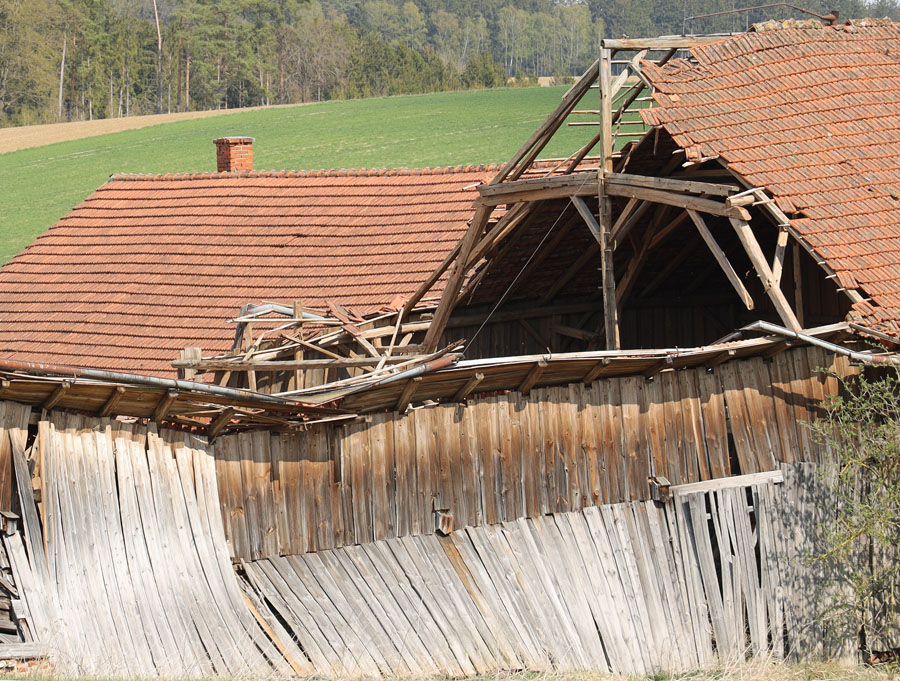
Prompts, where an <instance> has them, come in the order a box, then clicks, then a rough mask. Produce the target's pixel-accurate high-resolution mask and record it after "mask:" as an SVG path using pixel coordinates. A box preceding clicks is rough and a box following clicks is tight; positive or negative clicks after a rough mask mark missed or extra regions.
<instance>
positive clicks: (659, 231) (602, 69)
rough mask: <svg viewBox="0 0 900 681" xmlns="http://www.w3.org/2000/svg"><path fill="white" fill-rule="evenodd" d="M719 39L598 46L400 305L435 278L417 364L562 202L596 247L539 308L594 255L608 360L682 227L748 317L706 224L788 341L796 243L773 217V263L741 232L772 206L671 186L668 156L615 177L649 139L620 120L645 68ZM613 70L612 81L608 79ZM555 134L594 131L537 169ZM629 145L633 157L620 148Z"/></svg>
mask: <svg viewBox="0 0 900 681" xmlns="http://www.w3.org/2000/svg"><path fill="white" fill-rule="evenodd" d="M719 39H721V36H698V37H672V38H657V39H652V40H631V39H622V40H604V41H602V43H601V50H600V58H599V59H598V60H597V61H596V62H594V64H592V65H591V67H590V68H589V69H588V70H587V71H586V72H585V73H584V75H583V76H582V78H581V79H579V81H578V82H577V83H576V84H575V85H574V86H573V87H572V88H571V89H570V90H569V91H568V92H567V93H566V95H565V96H564V97H563V99H562V101H561V102H560V104H559V106H558V107H557V108H556V110H555V111H554V112H553V113H552V114H551V115H550V116H549V117H548V118H547V120H546V121H545V122H544V123H543V124H542V125H541V126H540V127H539V128H538V129H537V130H536V131H535V133H534V134H533V135H532V136H531V137H530V138H529V139H528V141H527V142H526V143H525V144H524V145H523V146H522V147H521V148H520V149H519V150H518V152H516V154H515V155H514V156H513V157H512V158H511V159H510V160H509V162H507V163H506V164H505V165H504V166H503V167H502V168H501V170H500V171H499V172H498V173H497V175H496V176H495V177H494V178H493V179H492V180H491V181H490V182H488V183H486V184H484V185H482V186H480V187H479V188H478V191H479V197H478V198H477V199H476V200H475V202H474V204H473V207H474V209H475V212H474V216H473V218H472V220H471V222H470V224H469V228H468V230H467V232H466V234H465V236H464V237H463V239H462V240H461V241H460V242H459V243H458V244H457V246H456V248H455V249H454V250H453V252H452V253H450V254H449V255H448V256H447V258H446V259H445V261H444V262H443V263H442V264H441V266H440V267H439V268H438V269H437V270H436V271H435V272H434V273H433V274H432V276H431V277H429V279H428V280H427V281H426V282H424V283H423V285H422V287H420V289H419V291H417V293H416V295H414V296H413V297H412V298H411V299H410V301H409V302H408V303H407V306H406V308H405V311H404V314H408V312H409V311H410V310H411V309H412V308H413V307H414V306H415V305H416V304H418V302H419V300H420V299H421V298H422V297H423V296H424V295H425V294H426V293H427V292H428V290H430V289H431V288H432V287H433V286H434V284H435V283H437V282H438V281H439V280H440V279H441V277H444V276H446V282H445V286H444V290H443V292H442V294H441V297H440V300H439V302H438V305H437V308H436V309H435V313H434V318H433V320H432V323H431V325H430V327H429V329H428V331H427V333H426V334H425V338H424V340H423V342H422V345H423V350H424V351H425V352H434V351H435V349H436V348H437V346H438V343H439V339H440V338H441V337H442V334H443V332H444V329H445V328H446V325H447V322H448V320H449V318H450V315H451V313H452V311H453V309H454V307H455V306H456V305H457V304H459V302H460V301H462V300H463V298H464V297H465V290H466V289H468V290H471V289H472V287H473V284H476V283H478V281H480V278H481V277H482V276H483V275H484V272H485V269H484V268H482V269H481V271H480V272H477V273H475V274H474V275H473V277H472V278H471V279H469V280H468V286H467V275H469V273H470V272H472V271H473V268H475V267H476V266H477V265H478V264H479V262H480V261H481V260H482V258H483V257H484V256H485V255H486V254H488V253H490V252H492V251H494V249H495V248H497V247H500V250H499V252H496V251H494V253H493V255H492V257H495V258H501V257H502V256H503V253H504V250H503V248H502V244H503V243H504V240H506V241H507V242H508V241H510V240H511V239H513V238H514V236H515V234H514V233H515V231H516V230H517V229H521V228H522V226H523V225H524V224H526V223H527V222H528V216H529V215H530V214H533V212H534V208H535V206H537V205H539V204H540V203H541V202H543V201H548V200H559V199H569V200H570V201H571V203H572V204H573V206H574V207H575V208H576V209H577V213H578V215H579V216H580V218H581V221H582V222H583V223H584V225H585V226H586V227H587V228H588V229H589V231H590V233H591V234H592V235H593V237H594V240H595V244H593V245H592V246H590V247H589V248H588V249H587V250H586V252H585V253H583V254H582V255H581V256H580V257H579V259H578V260H577V261H576V262H575V263H573V265H572V268H571V269H570V270H569V271H568V272H567V273H565V274H564V275H563V276H562V277H561V278H560V279H559V280H557V281H556V282H555V283H554V284H553V285H552V287H551V289H550V291H549V292H548V293H546V294H545V295H544V296H543V297H542V299H541V301H540V303H539V304H541V305H546V304H548V303H549V302H550V300H551V299H552V298H553V297H554V296H556V295H557V294H558V293H560V292H561V291H562V290H564V287H565V286H566V284H567V283H568V282H569V281H570V280H571V278H572V277H573V276H574V275H575V274H577V272H578V271H579V269H581V267H583V266H585V265H586V264H587V262H589V261H590V260H591V259H592V258H594V257H596V255H597V253H598V252H599V253H600V256H601V277H600V278H601V290H602V297H603V320H604V321H603V332H604V335H605V343H606V347H607V349H617V348H618V347H619V330H618V314H619V309H620V308H621V306H622V305H623V303H624V302H625V301H626V300H627V298H628V294H629V293H630V291H631V290H632V288H633V287H634V285H635V282H636V281H637V280H638V279H639V277H640V273H641V270H642V267H643V260H644V258H645V256H646V255H647V253H648V252H649V251H651V250H653V249H654V248H655V247H656V246H658V245H659V243H660V242H662V241H663V240H664V239H665V238H666V237H667V236H668V235H669V234H671V233H672V232H673V231H674V230H676V229H681V228H683V226H684V225H685V224H693V225H694V227H695V228H696V229H697V231H698V233H699V235H700V237H701V238H702V239H703V241H704V243H705V244H706V245H707V247H708V248H709V250H710V252H711V254H712V256H713V260H714V261H715V263H716V264H717V266H718V267H719V268H720V269H721V271H722V272H723V274H724V275H725V277H726V279H727V280H728V282H729V283H730V284H731V286H732V287H733V288H734V291H735V293H736V294H737V296H738V297H739V299H740V300H741V302H742V304H743V305H744V306H745V307H746V308H747V309H754V307H755V303H754V301H753V298H752V297H751V295H750V293H749V292H748V291H747V288H746V287H745V285H744V283H743V282H742V281H741V278H740V277H739V275H738V274H737V272H736V270H735V268H734V266H733V265H732V264H731V263H730V262H729V259H728V257H727V255H726V254H725V252H724V251H723V250H722V248H721V247H720V245H719V243H718V242H717V240H716V238H715V236H714V233H713V231H712V230H711V229H710V228H709V226H708V225H707V222H706V219H705V217H704V216H718V217H722V218H727V219H728V220H729V221H730V223H731V225H732V226H733V228H734V231H735V234H736V235H737V238H738V240H739V242H740V244H741V246H742V248H743V250H744V252H745V253H746V255H747V257H748V259H749V261H750V262H751V264H752V266H753V268H754V271H755V272H756V274H757V275H758V277H759V279H760V281H761V283H762V287H763V291H764V292H765V294H766V296H767V297H768V298H769V299H770V301H771V303H772V305H773V307H774V309H775V310H776V311H777V313H778V315H779V317H780V319H781V321H782V322H783V324H784V325H785V326H786V327H788V328H791V329H794V330H798V329H800V328H801V327H802V324H801V321H800V319H801V316H798V314H797V313H796V312H795V311H794V310H793V309H792V307H791V305H790V303H789V302H788V299H787V297H786V296H785V294H784V292H783V291H782V289H781V280H782V273H783V271H784V256H785V252H786V250H785V249H786V246H787V240H788V237H789V236H794V237H795V238H796V234H795V233H794V232H793V231H792V230H791V229H790V226H789V221H788V219H787V216H784V215H783V214H781V215H780V216H777V217H776V219H777V222H778V224H779V225H780V230H781V232H780V233H779V237H778V243H777V248H776V254H775V257H774V259H773V260H772V261H771V262H770V261H769V260H768V259H767V258H766V257H765V255H764V254H763V251H762V249H761V248H760V245H759V242H758V241H757V238H756V235H755V234H754V231H753V228H752V227H751V224H750V223H751V213H750V212H749V210H748V209H749V208H750V207H752V206H754V205H760V206H761V207H763V208H765V209H766V210H768V211H771V210H772V209H775V210H777V208H776V207H775V206H774V203H773V202H772V201H771V199H768V197H766V196H765V195H764V194H762V193H761V192H760V191H759V190H756V189H753V188H751V190H744V188H743V187H742V186H741V185H740V184H739V183H736V182H729V183H724V184H722V183H716V182H713V181H705V180H706V179H707V178H705V177H703V176H702V175H701V174H698V175H696V176H695V178H697V179H690V178H687V177H685V176H684V175H682V176H681V177H671V174H672V172H673V171H675V170H680V168H679V166H680V165H681V161H683V157H681V156H675V157H674V159H673V161H672V162H669V163H667V164H665V165H664V167H661V168H660V169H659V176H648V175H638V174H632V173H626V172H622V170H623V169H624V168H625V167H627V164H628V161H629V158H628V156H629V153H630V150H633V149H634V148H635V147H636V141H638V140H643V139H645V138H647V137H648V136H649V135H652V134H654V131H653V130H647V129H646V128H645V127H644V126H642V125H641V124H640V123H638V122H636V121H634V120H628V117H626V116H625V114H626V112H627V111H628V109H629V107H630V106H632V105H633V104H635V103H636V102H644V103H650V102H652V86H651V84H650V82H649V81H648V80H647V79H646V78H645V77H644V75H643V73H642V71H641V64H642V62H644V61H645V60H649V59H652V60H654V61H655V62H656V63H657V64H659V65H662V64H664V63H666V62H667V61H668V60H669V59H671V58H672V57H673V56H674V55H675V54H676V53H677V52H678V51H679V50H686V49H690V48H691V47H694V46H697V45H700V44H703V43H706V42H710V41H713V40H719ZM614 66H615V67H616V68H618V69H620V72H619V73H618V74H617V75H615V76H614V75H613V67H614ZM593 89H597V90H599V107H598V108H597V109H578V108H577V107H578V105H579V103H581V102H582V101H583V100H584V98H585V97H586V96H587V95H588V93H589V92H590V91H591V90H593ZM577 115H591V116H593V117H595V118H596V120H593V121H590V122H584V123H582V122H575V123H572V122H571V121H570V120H569V119H570V117H571V116H577ZM631 118H633V116H632V117H631ZM564 123H568V124H569V125H573V124H574V125H588V124H589V125H596V126H598V127H599V131H598V133H597V134H596V135H594V136H593V137H592V138H591V140H590V141H589V142H588V143H587V144H585V145H584V146H582V147H581V148H579V149H578V150H576V151H575V152H574V153H573V154H571V155H570V156H569V157H567V158H565V159H562V160H557V161H556V162H555V163H553V164H548V163H546V162H544V163H538V162H536V159H537V158H538V155H539V154H540V153H541V151H542V150H543V149H544V148H545V147H546V145H547V143H548V142H549V140H550V139H551V137H552V136H553V134H554V133H555V132H556V131H557V130H558V129H559V128H560V127H561V126H562V125H563V124H564ZM629 126H636V127H629ZM629 138H633V139H629ZM651 139H652V138H651ZM629 141H630V142H631V144H630V145H629V144H627V143H628V142H629ZM623 142H626V145H625V146H624V147H623V149H624V150H625V151H622V150H619V151H616V149H617V148H618V147H621V146H622V143H623ZM598 152H599V156H597V157H592V158H590V159H589V156H588V155H589V154H591V153H595V154H596V153H598ZM718 174H719V175H720V176H722V177H725V178H728V179H738V180H739V179H740V178H734V177H733V176H732V175H730V174H729V172H728V171H727V169H725V168H722V169H721V172H719V173H718ZM594 197H596V198H597V200H598V206H599V209H598V212H597V214H596V215H595V214H594V213H593V212H592V211H591V209H590V208H589V206H588V204H587V203H586V201H585V199H586V198H594ZM618 197H621V198H624V199H627V202H626V204H625V207H624V209H622V210H621V211H619V213H618V214H617V215H616V214H614V211H613V206H612V199H613V198H618ZM497 207H504V208H505V213H503V214H502V216H501V217H500V218H499V219H496V220H495V221H494V222H493V224H492V223H491V218H492V215H493V213H494V211H495V210H496V209H497ZM664 207H673V208H675V209H678V212H677V214H676V216H675V217H674V219H672V220H670V221H668V222H667V223H665V224H658V225H657V226H656V227H655V228H654V229H652V230H647V231H646V233H645V235H644V237H643V240H640V241H637V242H635V240H634V239H633V236H632V234H631V230H632V228H633V227H634V226H635V225H637V224H639V223H640V222H641V220H646V219H647V216H648V215H650V214H655V215H661V214H663V213H664V212H665V211H664V210H663V208H664ZM779 212H780V211H779ZM626 238H627V239H630V240H631V243H632V245H633V247H634V257H633V258H632V260H631V261H630V262H629V263H628V265H627V267H626V269H625V270H624V271H623V272H621V273H619V274H618V276H617V273H616V272H615V271H614V266H613V255H614V254H615V251H616V249H617V247H618V246H619V245H620V244H622V243H623V242H624V240H625V239H626ZM676 257H678V256H676ZM676 266H677V265H676ZM498 295H499V292H498ZM857 295H858V294H857ZM794 298H795V299H796V300H798V301H799V300H800V294H799V293H798V292H795V295H794Z"/></svg>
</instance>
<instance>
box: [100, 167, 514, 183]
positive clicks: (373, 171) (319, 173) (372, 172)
mask: <svg viewBox="0 0 900 681" xmlns="http://www.w3.org/2000/svg"><path fill="white" fill-rule="evenodd" d="M500 168H502V165H500V164H499V163H489V164H485V163H482V164H473V165H457V166H437V167H434V168H349V169H348V168H332V169H328V170H239V171H235V172H225V173H212V172H205V173H147V174H140V173H116V174H113V175H110V177H109V179H110V181H114V180H116V181H117V180H161V181H164V180H219V179H223V180H224V179H233V178H256V177H387V176H398V175H405V176H415V175H447V174H451V173H482V172H495V171H498V170H500Z"/></svg>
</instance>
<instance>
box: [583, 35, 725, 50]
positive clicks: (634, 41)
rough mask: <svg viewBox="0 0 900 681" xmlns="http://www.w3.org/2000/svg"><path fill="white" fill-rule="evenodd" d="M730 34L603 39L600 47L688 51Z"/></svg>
mask: <svg viewBox="0 0 900 681" xmlns="http://www.w3.org/2000/svg"><path fill="white" fill-rule="evenodd" d="M728 35H731V34H730V33H726V34H720V35H692V36H683V35H673V36H662V37H659V38H618V39H617V38H604V39H603V40H601V41H600V46H601V47H605V48H607V49H609V50H689V49H690V48H692V47H698V46H700V45H707V44H709V43H713V42H717V41H719V40H722V39H723V38H725V37H726V36H728Z"/></svg>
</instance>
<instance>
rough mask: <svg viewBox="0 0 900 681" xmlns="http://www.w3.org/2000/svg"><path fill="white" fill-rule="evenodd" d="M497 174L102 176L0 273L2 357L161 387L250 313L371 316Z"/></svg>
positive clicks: (434, 251) (441, 248) (454, 237)
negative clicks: (116, 373)
mask: <svg viewBox="0 0 900 681" xmlns="http://www.w3.org/2000/svg"><path fill="white" fill-rule="evenodd" d="M495 170H496V168H495V167H493V166H457V167H455V168H424V169H420V170H405V169H393V170H386V169H376V170H338V171H254V172H240V173H190V174H180V175H173V174H168V175H116V176H113V177H112V178H111V179H110V181H109V182H107V183H106V184H104V185H103V186H102V187H100V188H99V189H98V190H97V191H96V192H94V193H93V194H91V195H90V196H89V197H87V198H86V199H85V200H84V201H83V202H81V203H80V204H79V205H78V206H76V207H75V208H74V209H73V210H72V211H71V212H70V213H69V214H68V215H66V216H65V217H63V218H62V219H61V220H60V221H59V222H58V223H57V224H56V225H54V226H53V227H51V228H50V229H49V230H48V231H47V232H46V233H44V234H43V235H42V236H41V237H39V238H38V239H37V240H36V241H35V242H34V243H32V244H31V245H30V246H29V247H28V248H27V249H26V250H25V251H23V252H22V253H20V254H19V255H18V256H16V257H15V258H14V259H13V260H12V261H10V262H9V263H7V265H5V266H4V267H3V268H2V269H0V357H2V358H15V359H20V360H37V359H39V360H40V361H42V362H48V363H59V364H77V365H80V366H92V367H98V368H104V369H118V370H124V371H133V372H139V373H146V374H156V375H164V374H171V373H172V369H171V366H170V362H171V361H172V360H173V359H175V358H176V357H177V355H178V351H179V350H180V349H182V348H184V347H186V346H200V347H201V348H203V350H204V352H219V351H223V350H226V349H227V348H228V347H230V345H231V341H232V339H233V337H234V327H233V326H231V325H229V324H227V323H226V320H227V319H229V318H231V317H233V316H235V314H236V313H237V311H238V309H239V308H240V306H241V305H243V304H245V303H248V302H262V301H272V302H280V303H286V304H290V303H291V302H292V301H294V300H296V299H301V300H302V301H303V303H304V305H306V306H308V307H310V308H314V309H315V308H325V307H326V301H327V300H334V301H337V302H339V303H341V304H342V305H345V306H349V307H352V308H354V309H355V310H358V311H362V312H366V311H371V310H375V309H378V308H379V307H381V306H382V305H385V304H387V303H389V302H390V301H391V300H393V299H394V298H395V297H397V296H409V295H410V294H412V293H413V292H414V291H415V290H416V288H417V287H418V286H419V284H420V283H421V282H422V281H423V280H424V279H425V278H426V277H427V276H428V274H430V273H431V272H432V271H433V270H434V269H435V268H436V267H437V266H438V264H439V263H440V262H441V261H442V260H443V259H444V257H445V256H446V254H447V252H448V251H450V250H451V249H452V248H453V246H455V245H456V243H457V241H458V240H459V239H460V238H461V237H462V235H463V233H464V231H465V229H466V225H467V221H468V220H469V219H470V218H471V215H472V210H471V205H472V201H473V200H474V199H475V197H476V195H477V192H474V191H473V190H472V188H471V185H474V184H477V183H479V182H481V181H483V180H486V179H488V178H489V177H490V176H491V174H492V171H495ZM441 285H442V282H439V283H438V285H437V287H436V289H435V293H437V292H439V291H440V287H441Z"/></svg>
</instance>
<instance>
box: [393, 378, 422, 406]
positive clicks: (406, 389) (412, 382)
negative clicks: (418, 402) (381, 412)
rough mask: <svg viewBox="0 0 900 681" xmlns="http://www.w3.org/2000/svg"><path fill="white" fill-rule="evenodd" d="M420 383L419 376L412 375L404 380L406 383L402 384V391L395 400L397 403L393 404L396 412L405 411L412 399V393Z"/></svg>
mask: <svg viewBox="0 0 900 681" xmlns="http://www.w3.org/2000/svg"><path fill="white" fill-rule="evenodd" d="M421 383H422V377H421V376H413V377H412V378H411V379H409V380H408V381H407V382H406V385H405V386H403V391H402V392H401V393H400V397H399V398H398V400H397V404H396V405H395V406H394V409H395V410H396V411H397V413H399V414H402V413H403V412H405V411H406V408H407V407H408V406H409V403H410V402H411V401H412V398H413V395H414V394H415V392H416V388H418V387H419V385H420V384H421Z"/></svg>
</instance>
